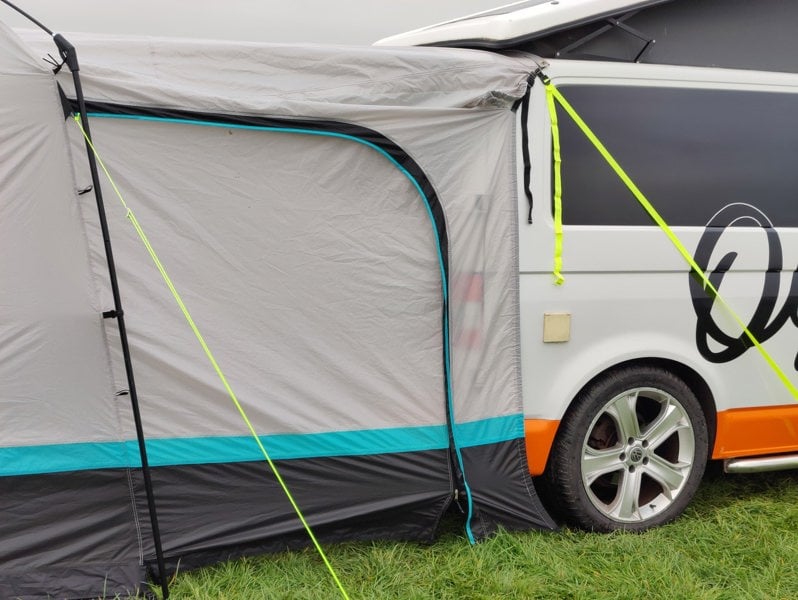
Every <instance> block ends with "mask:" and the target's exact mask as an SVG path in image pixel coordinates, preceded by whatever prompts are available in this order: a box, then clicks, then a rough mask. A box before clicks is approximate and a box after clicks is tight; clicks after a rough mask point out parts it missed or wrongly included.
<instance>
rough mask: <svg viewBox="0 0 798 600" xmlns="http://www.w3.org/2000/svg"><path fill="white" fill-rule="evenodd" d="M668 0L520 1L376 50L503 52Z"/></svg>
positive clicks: (416, 33)
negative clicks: (431, 47)
mask: <svg viewBox="0 0 798 600" xmlns="http://www.w3.org/2000/svg"><path fill="white" fill-rule="evenodd" d="M668 1H669V0H521V1H520V2H513V3H512V4H506V5H504V6H500V7H498V8H494V9H491V10H486V11H482V12H478V13H474V14H472V15H468V16H465V17H460V18H459V19H454V20H452V21H445V22H443V23H438V24H436V25H430V26H428V27H422V28H421V29H414V30H412V31H408V32H406V33H400V34H397V35H393V36H391V37H387V38H383V39H381V40H379V41H377V42H376V43H375V44H374V45H375V46H428V45H435V46H468V47H479V48H496V49H498V48H504V47H507V46H511V45H513V44H517V43H520V42H525V41H529V40H533V39H536V38H539V37H543V36H545V35H549V34H551V33H556V32H557V31H560V30H563V29H568V28H571V27H574V26H578V25H582V24H585V23H589V22H591V21H596V20H598V19H602V18H605V17H611V16H614V15H620V14H624V13H627V12H630V11H633V10H637V9H640V8H645V7H649V6H652V5H654V4H661V3H663V2H668Z"/></svg>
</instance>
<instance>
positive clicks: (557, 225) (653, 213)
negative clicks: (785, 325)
mask: <svg viewBox="0 0 798 600" xmlns="http://www.w3.org/2000/svg"><path fill="white" fill-rule="evenodd" d="M542 79H543V84H544V85H545V86H546V98H547V104H548V107H549V116H550V119H551V121H552V129H551V134H552V138H554V141H553V147H554V148H556V152H557V155H556V157H555V164H554V170H555V176H554V186H555V190H554V204H555V209H554V232H555V257H554V261H555V273H554V275H555V277H557V276H558V271H557V269H559V268H562V256H561V253H562V212H561V211H558V210H557V205H558V202H561V198H560V200H558V195H561V194H562V190H561V189H559V186H560V185H561V182H560V176H559V171H560V156H559V147H560V142H559V129H558V128H557V126H556V123H557V108H556V106H555V104H554V101H555V100H556V101H557V103H558V104H559V105H560V106H562V107H563V109H564V110H565V112H567V113H568V116H570V117H571V119H573V121H574V123H576V125H577V126H578V127H579V129H580V130H581V131H582V133H583V134H584V135H585V137H587V139H588V140H590V143H592V144H593V146H594V147H595V148H596V150H598V152H599V154H601V156H602V157H603V158H604V160H605V161H607V164H609V165H610V167H612V170H613V171H615V174H616V175H617V176H618V177H619V178H620V180H621V181H623V183H624V184H625V185H626V187H627V188H628V189H629V191H630V192H632V195H633V196H634V197H635V198H636V199H637V201H638V202H639V203H640V205H641V206H642V207H643V208H644V209H645V211H646V212H647V213H648V215H649V216H650V217H651V218H652V219H653V220H654V222H655V223H656V224H657V225H659V228H660V229H661V230H662V231H663V233H665V235H666V236H667V237H668V239H669V240H670V241H671V243H672V244H673V245H674V247H675V248H676V249H677V250H678V251H679V254H681V255H682V258H684V260H685V261H686V262H687V264H688V265H689V266H690V268H691V269H692V271H693V273H695V274H696V275H697V276H698V277H699V279H701V282H702V283H703V284H704V290H705V291H708V292H709V293H710V294H711V296H712V297H713V298H714V299H716V300H717V301H718V302H720V304H721V306H723V307H724V308H725V309H726V310H727V311H728V312H729V314H730V315H731V316H732V318H733V319H734V320H735V322H736V323H737V324H738V325H739V326H740V327H741V328H742V330H743V332H744V333H745V336H746V337H747V338H748V339H749V340H750V341H751V343H752V344H753V345H754V346H755V347H756V349H757V350H758V351H759V353H760V354H761V355H762V358H764V359H765V362H767V364H768V365H770V367H771V369H773V371H774V372H775V373H776V375H777V376H778V378H779V379H780V380H781V382H782V383H783V384H784V386H785V387H786V388H787V389H788V390H789V391H790V394H792V396H793V398H794V399H795V400H798V389H796V387H795V386H794V385H793V383H792V382H791V381H790V380H789V378H788V377H787V375H786V374H785V373H784V371H783V370H782V369H781V367H779V365H778V364H777V363H776V361H775V360H774V359H773V357H772V356H771V355H770V353H768V351H767V350H765V348H764V347H763V346H762V344H760V343H759V340H757V339H756V337H755V336H754V334H753V333H751V331H750V330H749V329H748V327H747V326H746V324H745V323H744V322H743V320H742V319H741V318H740V316H739V315H738V314H737V313H736V312H735V310H734V309H733V308H732V307H731V306H730V305H729V304H728V303H727V302H726V301H725V300H724V299H723V296H721V295H720V292H718V290H717V288H716V287H715V286H714V285H713V284H712V282H711V281H710V280H709V277H707V274H706V273H704V270H703V269H702V268H701V267H699V266H698V263H696V262H695V259H693V256H692V254H690V252H689V251H688V250H687V248H686V247H685V245H684V244H683V243H682V241H681V240H680V239H679V238H678V236H677V235H676V234H675V233H674V232H673V230H672V229H671V228H670V227H669V226H668V224H667V223H666V222H665V220H664V219H663V218H662V216H661V215H660V214H659V213H658V212H657V210H656V209H655V208H654V206H653V205H652V204H651V203H650V202H649V201H648V199H647V198H646V197H645V195H644V194H643V192H641V191H640V190H639V189H638V187H637V186H636V185H635V183H634V181H632V179H631V178H630V177H629V175H627V174H626V171H624V170H623V169H622V168H621V165H619V164H618V162H617V161H616V160H615V158H614V157H613V156H612V154H610V152H609V151H608V150H607V149H606V148H605V147H604V144H602V143H601V140H599V139H598V137H596V134H595V133H593V131H592V130H591V129H590V127H588V125H587V123H585V122H584V120H582V118H581V117H580V116H579V114H578V113H577V112H576V111H575V110H574V108H573V107H572V106H571V104H570V103H569V102H568V100H566V99H565V97H563V95H562V94H561V93H560V91H559V90H558V89H557V88H556V87H554V85H553V84H552V83H551V81H550V80H549V79H548V78H542ZM558 231H559V242H558V241H557V240H558V233H557V232H558ZM558 243H559V246H558ZM558 252H559V253H560V254H559V256H558ZM558 260H559V261H560V262H559V264H558Z"/></svg>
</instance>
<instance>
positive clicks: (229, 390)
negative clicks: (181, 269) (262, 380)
mask: <svg viewBox="0 0 798 600" xmlns="http://www.w3.org/2000/svg"><path fill="white" fill-rule="evenodd" d="M74 119H75V123H77V125H78V128H79V129H80V131H81V133H82V134H83V137H84V138H85V140H86V143H87V144H88V145H89V147H90V148H91V151H92V152H93V153H94V156H95V157H96V158H97V164H99V165H100V168H101V169H102V170H103V173H105V176H106V178H107V179H108V182H109V183H110V184H111V187H112V188H113V190H114V193H115V194H116V197H117V198H119V201H120V202H121V203H122V206H123V207H124V208H125V211H126V215H125V216H126V217H127V218H128V220H129V221H130V222H131V224H132V225H133V228H134V229H135V230H136V233H137V234H138V236H139V238H140V239H141V241H142V243H143V244H144V246H145V247H146V248H147V252H149V254H150V258H151V259H152V261H153V263H155V266H156V267H157V269H158V272H159V273H160V274H161V277H162V278H163V280H164V282H165V283H166V286H167V287H168V288H169V291H170V292H171V293H172V296H173V297H174V299H175V302H177V305H178V306H179V307H180V311H181V312H182V313H183V317H185V319H186V322H187V323H188V325H189V327H191V331H193V332H194V336H195V337H196V338H197V341H198V342H199V343H200V346H202V350H203V351H204V352H205V356H207V357H208V360H209V361H210V363H211V365H212V366H213V369H214V371H216V375H218V377H219V379H220V381H221V382H222V385H223V386H224V389H225V390H226V391H227V394H228V396H230V400H232V401H233V404H234V405H235V407H236V409H237V410H238V413H239V414H240V415H241V418H242V419H243V420H244V423H246V425H247V428H248V429H249V432H250V433H251V434H252V437H253V439H254V440H255V443H256V444H257V445H258V448H259V449H260V452H261V454H263V458H264V459H265V460H266V462H267V463H268V464H269V468H271V471H272V473H273V474H274V477H275V479H276V480H277V482H278V483H279V484H280V487H281V488H282V490H283V493H285V496H286V498H288V501H289V502H290V504H291V507H292V508H293V509H294V512H295V513H296V515H297V517H299V520H300V521H301V522H302V526H303V527H304V528H305V531H307V533H308V536H309V537H310V539H311V541H312V542H313V545H314V546H315V547H316V550H317V552H318V553H319V556H321V559H322V561H323V562H324V565H325V566H326V567H327V570H328V571H329V572H330V575H331V576H332V578H333V581H335V585H336V586H337V587H338V590H339V591H340V592H341V596H342V597H343V598H345V600H349V595H348V594H347V593H346V590H345V589H344V587H343V585H342V584H341V581H340V579H339V578H338V575H337V574H336V572H335V569H333V566H332V564H331V563H330V561H329V560H328V558H327V555H326V554H325V553H324V550H322V547H321V544H319V542H318V540H317V539H316V536H315V535H314V533H313V530H312V529H311V528H310V525H309V524H308V522H307V520H306V519H305V516H304V515H303V514H302V511H301V510H300V509H299V505H298V504H297V503H296V500H294V497H293V495H292V494H291V492H290V490H289V489H288V486H287V485H286V483H285V481H284V480H283V478H282V476H281V475H280V472H279V471H278V470H277V465H275V464H274V462H273V461H272V459H271V456H269V453H268V452H267V451H266V447H265V446H264V445H263V442H262V441H261V439H260V437H259V436H258V433H257V431H255V427H254V426H253V425H252V422H251V421H250V420H249V417H248V416H247V413H246V411H245V410H244V407H243V406H241V403H240V402H239V401H238V398H237V397H236V394H235V392H234V391H233V388H232V387H231V386H230V383H229V382H228V381H227V377H225V375H224V372H223V371H222V369H221V367H220V366H219V364H218V363H217V362H216V358H215V357H214V355H213V353H212V352H211V349H210V348H209V347H208V344H206V343H205V338H204V337H203V336H202V334H201V333H200V330H199V328H198V327H197V325H196V323H195V322H194V319H193V318H192V317H191V313H189V311H188V308H187V307H186V305H185V304H184V303H183V299H182V297H181V296H180V294H179V292H178V291H177V289H176V288H175V286H174V284H173V283H172V279H171V278H170V277H169V275H168V274H167V272H166V268H165V267H164V266H163V264H162V263H161V261H160V259H159V258H158V255H157V254H156V253H155V249H154V248H153V247H152V244H150V241H149V239H148V238H147V235H146V234H145V233H144V230H143V229H142V227H141V225H140V224H139V222H138V220H137V219H136V216H135V215H134V214H133V211H132V210H131V209H130V207H129V206H128V205H127V203H126V202H125V199H124V198H123V197H122V193H121V192H120V191H119V188H118V187H117V186H116V182H115V181H114V179H113V178H112V177H111V174H110V173H109V171H108V169H107V168H106V166H105V163H104V162H103V160H102V158H100V155H99V153H98V152H97V149H96V148H95V147H94V144H93V143H92V141H91V139H89V136H88V135H87V134H86V130H85V129H84V128H83V124H82V123H81V122H80V116H79V115H75V116H74Z"/></svg>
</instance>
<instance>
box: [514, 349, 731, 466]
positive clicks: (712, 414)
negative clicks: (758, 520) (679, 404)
mask: <svg viewBox="0 0 798 600" xmlns="http://www.w3.org/2000/svg"><path fill="white" fill-rule="evenodd" d="M644 366H653V367H659V368H661V369H663V370H666V371H669V372H670V373H673V374H674V375H675V376H676V377H678V378H679V379H681V380H682V381H683V382H684V383H685V384H686V385H687V387H689V388H690V390H691V391H692V392H693V393H694V394H695V396H696V398H697V399H698V402H699V404H700V405H701V409H702V411H703V413H704V418H705V419H706V423H707V435H708V436H709V440H708V442H709V456H712V450H713V448H714V447H715V434H716V430H717V405H716V403H715V396H714V394H713V393H712V389H711V388H710V387H709V384H708V383H707V382H706V380H705V379H704V378H703V377H702V376H701V374H700V373H698V372H697V371H696V370H695V369H693V368H692V367H690V366H689V365H686V364H684V363H682V362H679V361H677V360H673V359H669V358H662V357H641V358H633V359H629V360H625V361H622V362H619V363H615V364H614V365H612V366H609V367H606V368H605V369H603V370H601V371H599V372H598V373H596V374H595V375H593V377H591V378H590V379H588V380H587V381H586V382H585V383H584V384H583V385H582V387H581V388H579V389H578V390H577V392H576V394H574V395H573V397H571V399H570V400H569V402H568V406H567V407H566V409H565V412H564V413H563V416H562V419H561V420H560V421H559V422H558V423H557V427H556V428H554V429H553V431H551V434H550V435H551V439H550V440H549V441H550V442H552V443H553V442H554V440H555V439H556V437H557V434H558V433H559V431H560V427H561V425H562V423H563V422H564V421H565V420H566V419H567V418H568V415H569V414H570V413H571V412H572V409H573V406H574V401H575V400H576V399H577V398H578V397H579V396H580V395H581V394H582V393H583V392H584V391H585V390H586V389H587V388H589V387H590V386H592V385H593V384H594V383H595V382H596V381H598V380H600V379H602V378H604V377H607V376H608V375H610V374H611V373H613V372H614V371H619V370H621V369H626V368H633V367H644ZM532 446H533V444H530V442H529V441H528V442H527V448H528V449H531V447H532ZM534 446H535V451H536V452H538V453H539V452H540V446H538V445H534ZM546 446H547V447H546V449H545V452H546V456H545V458H544V459H543V460H541V459H540V457H537V458H536V459H534V460H533V461H532V462H534V464H536V465H538V468H537V469H534V470H535V471H542V469H544V468H546V467H548V462H549V457H550V449H551V443H549V444H546ZM530 466H531V465H530ZM533 474H534V475H539V474H540V473H537V472H535V473H533Z"/></svg>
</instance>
